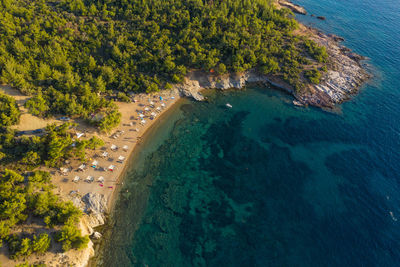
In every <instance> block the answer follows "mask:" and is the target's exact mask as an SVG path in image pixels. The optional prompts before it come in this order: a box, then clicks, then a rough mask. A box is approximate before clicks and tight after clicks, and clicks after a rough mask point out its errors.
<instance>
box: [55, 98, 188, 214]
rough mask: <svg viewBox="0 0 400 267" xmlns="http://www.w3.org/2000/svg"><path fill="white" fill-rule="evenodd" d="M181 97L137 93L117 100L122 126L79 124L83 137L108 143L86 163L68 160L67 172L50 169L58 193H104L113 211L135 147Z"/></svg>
mask: <svg viewBox="0 0 400 267" xmlns="http://www.w3.org/2000/svg"><path fill="white" fill-rule="evenodd" d="M160 97H161V98H162V100H160ZM179 98H180V97H179V94H178V93H176V92H173V91H170V92H162V93H159V94H153V95H146V94H139V95H136V96H135V98H134V99H135V102H131V103H124V102H117V105H118V107H119V110H120V112H121V114H122V118H121V123H120V125H119V126H118V127H116V128H115V129H113V130H112V131H111V133H107V134H105V133H104V134H99V133H98V131H97V130H96V129H94V128H93V127H90V126H87V125H85V124H83V123H79V124H78V126H77V128H76V132H77V134H84V135H83V136H82V137H81V138H85V139H88V138H90V137H92V136H94V135H95V136H97V137H99V138H101V139H102V140H103V141H104V143H105V145H104V146H103V147H102V148H100V149H97V150H95V151H93V150H88V151H87V157H86V161H85V162H81V161H78V160H70V161H67V162H66V164H65V165H64V166H63V167H62V168H64V172H62V169H50V171H51V172H52V174H53V175H52V177H53V183H54V184H55V185H56V187H57V190H58V193H59V194H60V195H61V196H63V197H65V196H67V198H70V197H73V196H75V195H76V194H78V195H80V196H83V195H85V194H87V193H98V194H102V195H104V197H105V198H106V200H107V206H108V211H109V212H110V211H111V207H112V205H113V202H114V201H113V198H114V196H115V195H116V194H115V193H116V191H117V188H118V186H119V185H121V184H122V183H123V180H122V177H123V174H124V173H125V170H126V166H127V164H128V162H129V161H130V157H131V155H132V152H133V151H134V149H135V147H136V146H137V145H138V144H140V143H141V140H142V136H143V135H144V134H145V133H146V131H147V130H148V129H149V128H150V127H151V126H152V125H154V124H155V123H157V122H158V120H159V118H160V117H161V116H162V115H163V113H164V112H166V111H167V110H168V109H169V108H170V107H172V106H173V104H174V103H175V102H176V101H177V100H178V99H179ZM154 115H155V116H154ZM141 116H142V117H141ZM143 121H145V123H143ZM83 165H85V167H84V169H83V170H80V169H79V167H81V166H83ZM65 169H66V170H65ZM111 169H113V170H111ZM78 177H79V178H78ZM101 177H102V178H101ZM78 179H79V180H78Z"/></svg>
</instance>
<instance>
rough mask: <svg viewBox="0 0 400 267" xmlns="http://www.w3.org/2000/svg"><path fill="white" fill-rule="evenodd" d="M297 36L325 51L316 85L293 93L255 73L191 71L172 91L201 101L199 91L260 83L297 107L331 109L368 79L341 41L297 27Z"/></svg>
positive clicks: (276, 79) (358, 60)
mask: <svg viewBox="0 0 400 267" xmlns="http://www.w3.org/2000/svg"><path fill="white" fill-rule="evenodd" d="M298 34H299V35H307V36H308V38H310V39H312V40H313V41H315V42H316V43H317V44H319V45H321V46H324V47H325V48H326V50H327V53H328V55H329V61H328V64H327V68H328V70H327V71H326V72H325V73H323V75H322V77H321V80H320V83H319V84H306V86H305V88H304V89H303V90H301V91H296V90H294V88H293V87H292V86H290V85H289V84H288V83H286V82H284V81H283V80H282V79H280V78H279V77H277V76H272V75H262V74H260V73H258V72H256V71H255V70H251V71H247V72H244V73H232V74H226V75H219V76H218V75H214V74H209V73H205V72H201V71H192V72H190V73H189V74H188V75H187V76H186V78H185V80H184V81H183V82H182V83H181V84H176V85H175V86H174V87H175V90H178V91H179V92H180V94H181V95H182V96H185V97H192V98H193V99H195V100H198V101H201V100H204V97H203V96H202V95H201V92H200V91H201V90H203V89H209V88H210V89H211V88H215V89H221V90H225V89H233V88H235V89H241V88H243V87H245V86H246V84H247V83H262V84H265V85H272V86H274V87H277V88H280V89H282V90H284V91H286V92H288V93H291V94H292V95H293V96H294V97H295V98H296V99H297V101H296V102H295V103H297V104H302V105H311V106H317V107H325V108H326V107H329V108H332V107H334V106H335V105H336V104H340V103H342V102H343V101H345V100H348V99H349V98H350V97H351V96H352V95H354V94H355V93H357V92H358V90H359V88H360V87H361V86H362V85H363V84H364V83H365V82H366V81H367V80H368V79H370V78H371V75H370V74H369V73H368V72H367V71H366V70H365V68H364V67H363V65H362V61H363V60H364V59H365V58H364V57H362V56H360V55H358V54H356V53H354V52H352V51H351V50H350V49H349V48H347V47H345V46H343V45H341V44H340V42H341V41H343V38H341V37H339V36H336V35H327V34H324V33H322V32H321V31H319V30H317V29H313V28H311V27H307V26H304V25H301V24H300V29H299V31H298Z"/></svg>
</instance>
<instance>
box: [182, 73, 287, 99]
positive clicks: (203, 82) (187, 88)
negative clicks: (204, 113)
mask: <svg viewBox="0 0 400 267" xmlns="http://www.w3.org/2000/svg"><path fill="white" fill-rule="evenodd" d="M247 83H262V84H268V85H272V86H275V87H279V88H281V89H283V90H285V91H288V92H290V93H293V90H292V88H291V86H290V85H289V84H285V83H283V82H282V81H280V80H278V79H274V77H270V76H266V75H261V74H259V73H257V72H256V71H247V72H244V73H233V74H225V75H221V76H216V75H213V74H207V73H204V72H202V71H192V72H190V73H188V75H187V76H186V77H185V80H184V81H183V83H181V84H177V85H175V89H176V90H178V91H179V93H180V95H181V96H185V97H191V98H193V99H195V100H198V101H202V100H204V96H203V95H202V94H201V93H200V91H201V90H203V89H220V90H226V89H242V88H243V87H245V86H246V84H247Z"/></svg>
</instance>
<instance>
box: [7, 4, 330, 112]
mask: <svg viewBox="0 0 400 267" xmlns="http://www.w3.org/2000/svg"><path fill="white" fill-rule="evenodd" d="M270 2H271V1H269V0H226V1H212V0H207V1H206V0H168V1H161V0H142V1H133V0H131V1H128V0H73V1H71V0H60V1H47V0H35V1H27V0H16V1H9V0H7V1H5V0H3V1H1V2H0V80H1V82H4V83H9V84H11V85H13V86H15V87H17V88H18V89H19V90H21V91H22V92H24V93H26V94H32V95H36V96H35V97H34V98H32V99H31V100H30V101H28V103H27V104H26V105H27V107H28V109H29V110H30V112H32V113H33V114H36V115H40V116H47V115H49V114H52V113H62V114H68V115H72V116H73V115H75V116H80V117H84V118H90V116H91V115H92V114H93V113H98V112H101V111H103V110H109V109H115V107H114V106H113V105H111V104H110V101H107V100H105V98H104V97H102V95H106V94H108V93H111V92H112V91H114V90H116V91H119V92H124V93H127V92H143V91H146V92H154V91H158V90H160V89H162V88H165V87H169V86H166V85H167V82H170V83H177V82H180V81H181V80H182V78H183V77H184V76H185V74H186V73H187V71H189V70H192V69H201V70H204V71H207V72H208V71H212V72H214V71H215V73H218V74H222V73H225V72H227V71H229V72H242V71H245V70H248V69H253V68H254V69H258V70H259V71H261V72H262V73H265V74H274V75H277V76H280V77H282V78H283V79H284V80H286V81H287V82H289V83H290V84H292V85H293V86H295V87H297V88H301V86H302V80H301V79H300V77H301V76H302V75H301V73H302V72H303V66H304V65H307V64H310V63H311V61H314V60H315V61H319V62H324V61H326V58H327V56H326V51H325V50H324V48H321V47H318V46H317V45H315V43H313V42H312V41H310V40H305V39H304V38H298V37H295V36H293V35H292V33H291V32H292V31H293V30H294V29H295V28H296V27H297V23H296V21H295V20H294V19H293V18H291V13H290V11H288V10H287V9H280V10H278V9H276V8H275V7H274V6H273V5H272V4H271V3H270ZM310 60H311V61H310ZM120 96H123V95H122V94H120ZM123 99H125V98H123ZM104 114H106V115H110V116H114V115H115V114H114V113H113V112H109V111H107V112H104Z"/></svg>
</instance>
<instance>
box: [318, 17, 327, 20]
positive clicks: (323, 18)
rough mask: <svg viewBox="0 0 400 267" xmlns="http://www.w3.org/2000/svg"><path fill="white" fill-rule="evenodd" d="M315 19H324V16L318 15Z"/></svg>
mask: <svg viewBox="0 0 400 267" xmlns="http://www.w3.org/2000/svg"><path fill="white" fill-rule="evenodd" d="M317 19H320V20H326V18H325V17H324V16H318V17H317Z"/></svg>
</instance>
